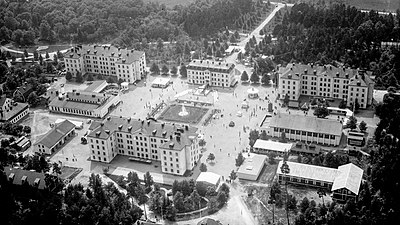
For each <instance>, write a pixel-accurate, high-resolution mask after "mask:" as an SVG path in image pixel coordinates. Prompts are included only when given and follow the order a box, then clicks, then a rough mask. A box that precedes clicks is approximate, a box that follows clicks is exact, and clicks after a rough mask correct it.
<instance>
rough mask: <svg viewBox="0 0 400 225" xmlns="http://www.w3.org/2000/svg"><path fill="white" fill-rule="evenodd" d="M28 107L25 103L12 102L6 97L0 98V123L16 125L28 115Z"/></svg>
mask: <svg viewBox="0 0 400 225" xmlns="http://www.w3.org/2000/svg"><path fill="white" fill-rule="evenodd" d="M28 110H29V106H28V104H27V103H22V102H14V100H12V99H11V98H7V97H6V95H2V96H1V97H0V122H10V123H17V122H18V121H20V120H21V119H22V118H24V117H25V116H26V115H28V113H29V112H28Z"/></svg>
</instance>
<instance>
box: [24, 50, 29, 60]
mask: <svg viewBox="0 0 400 225" xmlns="http://www.w3.org/2000/svg"><path fill="white" fill-rule="evenodd" d="M24 56H25V58H27V57H28V56H29V54H28V51H27V50H26V49H25V50H24Z"/></svg>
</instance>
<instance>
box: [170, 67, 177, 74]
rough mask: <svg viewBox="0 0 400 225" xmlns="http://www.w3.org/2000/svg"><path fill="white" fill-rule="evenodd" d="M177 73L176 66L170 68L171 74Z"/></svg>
mask: <svg viewBox="0 0 400 225" xmlns="http://www.w3.org/2000/svg"><path fill="white" fill-rule="evenodd" d="M177 73H178V69H177V68H176V66H173V67H172V68H171V74H172V75H174V76H175V75H176V74H177Z"/></svg>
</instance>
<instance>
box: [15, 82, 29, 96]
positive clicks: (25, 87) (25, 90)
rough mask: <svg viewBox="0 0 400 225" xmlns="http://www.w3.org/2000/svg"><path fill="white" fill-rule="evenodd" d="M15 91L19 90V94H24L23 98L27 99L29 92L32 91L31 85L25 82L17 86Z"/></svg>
mask: <svg viewBox="0 0 400 225" xmlns="http://www.w3.org/2000/svg"><path fill="white" fill-rule="evenodd" d="M15 91H18V92H20V93H21V95H22V96H24V98H25V99H27V98H28V96H29V94H30V93H32V92H33V87H32V86H31V85H30V84H26V85H23V86H21V87H18V88H17V89H16V90H15Z"/></svg>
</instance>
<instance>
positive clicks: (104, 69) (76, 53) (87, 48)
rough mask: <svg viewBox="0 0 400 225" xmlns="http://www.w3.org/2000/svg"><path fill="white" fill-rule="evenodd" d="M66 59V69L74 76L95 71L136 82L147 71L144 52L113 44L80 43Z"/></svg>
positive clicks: (70, 51)
mask: <svg viewBox="0 0 400 225" xmlns="http://www.w3.org/2000/svg"><path fill="white" fill-rule="evenodd" d="M64 59H65V69H66V71H67V72H70V73H72V74H73V75H74V76H75V75H76V73H77V72H80V73H82V74H85V73H93V74H101V75H103V76H114V77H116V78H117V79H118V80H119V79H122V80H123V81H124V82H128V83H134V82H135V81H137V80H141V79H142V77H144V76H145V72H146V56H145V53H144V52H142V51H135V50H128V49H121V48H117V47H114V46H111V45H78V46H76V47H73V48H71V49H70V50H69V51H68V52H67V53H65V56H64Z"/></svg>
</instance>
